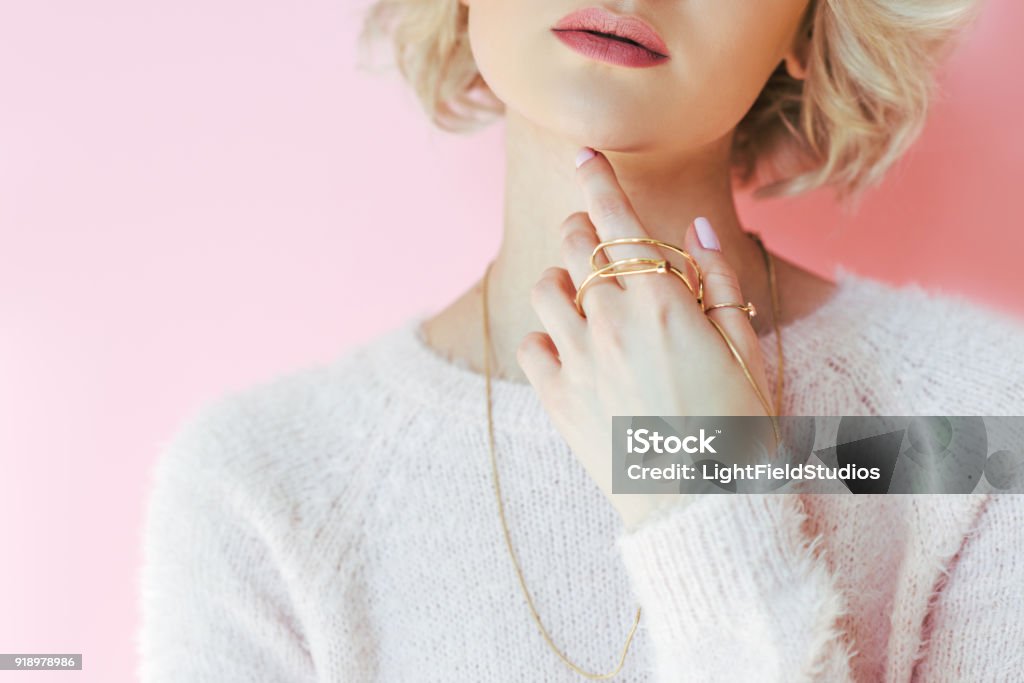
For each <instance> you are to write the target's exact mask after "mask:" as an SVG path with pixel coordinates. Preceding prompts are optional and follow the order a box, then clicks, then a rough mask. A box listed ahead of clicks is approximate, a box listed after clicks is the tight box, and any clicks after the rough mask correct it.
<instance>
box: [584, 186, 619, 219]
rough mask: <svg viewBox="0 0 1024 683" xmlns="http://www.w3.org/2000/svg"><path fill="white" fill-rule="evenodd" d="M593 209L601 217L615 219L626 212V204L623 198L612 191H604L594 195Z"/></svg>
mask: <svg viewBox="0 0 1024 683" xmlns="http://www.w3.org/2000/svg"><path fill="white" fill-rule="evenodd" d="M592 209H593V213H594V214H595V215H596V216H597V217H598V218H599V219H601V218H603V219H615V218H619V217H620V216H622V215H623V214H624V213H625V205H624V204H623V203H622V200H621V199H620V198H619V197H618V196H617V195H615V194H612V193H610V192H602V193H601V194H599V195H597V196H596V197H594V199H593V205H592Z"/></svg>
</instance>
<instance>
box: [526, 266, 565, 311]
mask: <svg viewBox="0 0 1024 683" xmlns="http://www.w3.org/2000/svg"><path fill="white" fill-rule="evenodd" d="M560 273H561V271H560V269H559V268H556V267H554V266H551V267H549V268H546V269H545V270H544V272H543V273H541V276H540V278H539V279H538V280H537V281H536V282H534V283H533V286H532V287H530V301H531V302H533V303H534V304H537V303H538V302H540V301H542V300H544V299H545V298H547V297H548V296H550V295H551V294H553V293H554V292H555V291H557V289H558V287H559V278H560Z"/></svg>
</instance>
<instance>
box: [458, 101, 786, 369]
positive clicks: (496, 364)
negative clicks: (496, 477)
mask: <svg viewBox="0 0 1024 683" xmlns="http://www.w3.org/2000/svg"><path fill="white" fill-rule="evenodd" d="M506 127H507V128H506V165H507V166H506V184H505V205H504V231H503V236H502V242H501V247H500V249H499V251H498V254H497V256H496V257H495V262H494V266H493V268H492V269H491V275H490V280H489V282H488V297H489V307H490V318H491V321H490V329H491V337H492V344H493V350H494V351H493V352H494V361H493V362H492V368H493V372H494V375H495V376H502V377H506V378H512V379H517V380H519V381H525V377H524V376H523V375H522V371H521V369H520V368H519V366H518V364H517V363H516V361H515V349H516V347H517V346H518V343H519V340H521V339H522V337H523V336H524V335H525V334H526V333H527V332H530V331H532V330H542V329H543V327H542V326H541V324H540V321H539V320H538V318H537V317H536V314H535V313H534V311H533V309H532V307H531V305H530V297H529V292H530V288H531V287H532V286H533V284H534V283H535V282H536V281H537V279H538V278H539V277H540V274H541V272H542V271H543V270H544V269H545V268H547V267H549V266H552V265H557V266H562V265H563V264H562V261H561V256H560V253H559V226H560V225H561V223H562V221H563V220H565V218H566V217H567V216H569V214H571V213H573V212H576V211H582V210H583V209H584V206H583V198H582V196H581V194H580V190H579V187H578V186H577V184H576V182H575V178H574V173H575V166H574V164H573V160H574V159H575V156H576V152H577V151H578V149H579V145H577V144H575V143H573V142H572V141H570V140H567V139H565V138H562V137H558V136H556V135H553V134H552V133H551V132H550V131H547V130H543V129H540V128H538V127H536V126H534V125H533V124H531V123H530V122H529V121H527V120H525V119H523V118H522V117H521V116H518V115H517V114H516V113H515V112H512V111H509V112H508V114H507V123H506ZM731 142H732V140H731V137H728V138H724V139H721V140H718V141H715V142H713V143H711V144H709V145H707V146H706V147H705V148H703V149H700V150H697V151H693V152H689V153H686V154H680V153H674V154H673V153H669V152H654V151H649V150H641V151H629V152H610V151H605V150H602V151H604V152H605V154H606V155H607V157H608V159H609V161H611V163H612V166H613V167H614V168H615V171H616V174H617V176H618V179H619V183H620V184H621V185H622V188H623V190H624V191H625V193H626V195H627V196H628V197H629V198H630V201H631V203H632V205H633V207H634V209H635V210H636V212H637V215H638V216H639V218H640V221H641V223H642V224H643V225H644V227H645V228H646V229H647V231H648V233H649V234H650V235H651V236H652V237H656V238H657V239H660V240H664V241H665V242H668V243H670V244H681V243H682V238H683V234H684V232H685V230H686V228H687V226H688V225H689V224H690V222H691V221H692V220H693V219H694V218H696V217H697V216H705V217H706V218H708V219H709V220H710V221H711V223H712V225H714V227H715V231H716V233H717V234H718V236H719V240H720V241H721V244H722V253H723V254H724V256H725V258H726V259H727V260H728V261H729V262H730V264H731V265H732V266H733V267H734V268H735V269H736V272H737V273H738V274H739V278H740V285H741V287H742V291H743V293H744V298H745V299H747V300H750V301H753V302H754V304H755V306H757V309H758V310H759V311H770V310H771V309H770V293H769V291H768V283H767V276H766V271H765V265H764V259H763V256H762V254H761V251H760V249H759V248H758V247H757V245H756V244H755V243H754V241H753V240H751V239H750V238H749V237H748V236H747V235H745V234H744V232H743V230H742V228H741V226H740V222H739V217H738V216H737V213H736V207H735V203H734V201H733V193H732V184H731V175H730V164H729V149H730V145H731ZM481 270H483V268H481ZM478 296H479V294H477V297H476V298H475V301H476V305H477V310H479V298H478ZM469 310H472V307H470V309H469ZM478 315H479V314H478ZM771 322H772V321H771V316H770V314H769V315H761V316H757V317H755V318H754V326H755V330H756V331H757V332H758V334H764V333H766V332H767V331H768V328H769V327H770V326H771ZM470 329H472V328H470Z"/></svg>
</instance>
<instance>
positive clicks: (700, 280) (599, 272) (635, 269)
mask: <svg viewBox="0 0 1024 683" xmlns="http://www.w3.org/2000/svg"><path fill="white" fill-rule="evenodd" d="M615 244H655V245H658V246H662V247H665V248H666V249H669V250H671V251H674V252H676V253H677V254H680V255H681V256H682V257H683V258H685V259H686V261H687V263H688V264H689V265H690V268H691V269H692V270H693V272H694V274H695V275H696V278H697V286H696V287H694V285H693V283H692V282H690V278H688V277H687V276H686V274H685V273H683V272H682V271H681V270H679V269H678V268H676V267H675V266H673V265H672V264H671V263H669V262H668V261H666V260H665V259H659V258H650V257H644V256H637V257H632V258H624V259H618V260H616V261H612V262H610V263H608V264H606V265H603V266H598V264H597V260H596V259H597V254H598V253H599V252H600V251H601V250H602V249H604V248H605V247H608V246H612V245H615ZM590 267H591V268H593V271H592V272H591V273H590V274H589V275H587V277H586V279H584V280H583V282H581V283H580V286H579V288H578V289H577V291H576V311H577V312H578V313H579V314H580V315H581V316H583V317H584V318H586V317H587V314H586V313H585V312H584V311H583V305H582V301H583V292H584V291H585V290H586V288H587V287H588V286H589V285H590V284H591V283H593V282H594V281H596V280H597V278H599V277H618V276H620V275H638V274H641V273H671V274H672V275H675V276H676V277H678V278H679V279H680V280H682V281H683V284H684V285H686V288H687V289H689V290H690V293H691V294H693V295H694V296H695V297H696V299H697V303H698V304H701V305H703V298H704V276H703V273H702V272H701V269H700V266H699V265H698V264H697V261H696V259H694V258H693V256H691V255H690V254H689V253H688V252H686V251H683V250H682V249H680V248H679V247H677V246H675V245H672V244H668V243H666V242H662V241H661V240H657V239H654V238H653V237H620V238H618V239H614V240H606V241H604V242H600V243H599V244H598V245H597V246H596V247H594V251H593V252H591V254H590Z"/></svg>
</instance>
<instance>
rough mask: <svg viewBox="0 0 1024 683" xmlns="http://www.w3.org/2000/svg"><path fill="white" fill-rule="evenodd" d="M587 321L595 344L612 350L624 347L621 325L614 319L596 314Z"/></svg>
mask: <svg viewBox="0 0 1024 683" xmlns="http://www.w3.org/2000/svg"><path fill="white" fill-rule="evenodd" d="M595 313H596V312H595ZM588 319H589V320H590V333H591V336H592V337H593V338H594V340H595V341H596V342H598V343H599V344H601V345H602V346H604V347H605V348H608V349H613V350H615V349H622V348H624V347H625V335H624V333H623V329H622V325H621V324H620V322H619V321H618V320H617V319H616V318H614V317H612V316H608V315H601V314H599V313H598V314H596V315H592V316H588Z"/></svg>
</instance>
